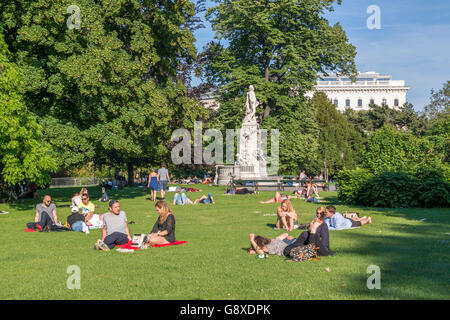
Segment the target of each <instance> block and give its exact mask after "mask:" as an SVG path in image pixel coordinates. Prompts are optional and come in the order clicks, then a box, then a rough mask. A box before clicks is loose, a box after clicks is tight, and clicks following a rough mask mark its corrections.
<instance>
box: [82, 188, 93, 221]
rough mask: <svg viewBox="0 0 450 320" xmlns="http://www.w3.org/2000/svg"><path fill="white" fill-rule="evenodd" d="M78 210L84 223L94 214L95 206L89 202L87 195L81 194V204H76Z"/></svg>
mask: <svg viewBox="0 0 450 320" xmlns="http://www.w3.org/2000/svg"><path fill="white" fill-rule="evenodd" d="M78 209H79V210H80V211H81V214H82V215H84V217H85V221H86V223H87V222H88V221H89V220H90V219H91V218H92V216H93V215H94V212H95V205H94V204H93V203H92V202H91V201H89V195H88V194H87V193H83V194H81V202H80V203H79V204H78Z"/></svg>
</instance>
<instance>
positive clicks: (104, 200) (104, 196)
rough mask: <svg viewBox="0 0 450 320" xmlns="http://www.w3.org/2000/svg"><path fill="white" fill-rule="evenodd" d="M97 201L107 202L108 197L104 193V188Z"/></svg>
mask: <svg viewBox="0 0 450 320" xmlns="http://www.w3.org/2000/svg"><path fill="white" fill-rule="evenodd" d="M98 201H100V202H108V201H109V196H108V194H107V193H106V189H105V187H102V196H101V197H100V199H98Z"/></svg>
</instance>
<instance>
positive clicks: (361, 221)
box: [325, 206, 372, 230]
mask: <svg viewBox="0 0 450 320" xmlns="http://www.w3.org/2000/svg"><path fill="white" fill-rule="evenodd" d="M325 215H326V218H325V222H326V223H327V225H328V230H345V229H351V228H357V227H361V226H362V225H365V224H367V223H372V218H371V217H362V218H354V219H347V218H345V217H344V216H343V215H342V214H340V213H339V212H336V208H335V207H334V206H328V207H326V209H325Z"/></svg>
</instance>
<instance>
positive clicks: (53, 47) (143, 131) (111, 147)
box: [0, 0, 202, 176]
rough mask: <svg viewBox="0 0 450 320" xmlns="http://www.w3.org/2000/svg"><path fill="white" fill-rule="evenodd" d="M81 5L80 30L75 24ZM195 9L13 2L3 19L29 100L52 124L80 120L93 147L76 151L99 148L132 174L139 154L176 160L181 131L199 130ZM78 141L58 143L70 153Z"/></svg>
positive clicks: (87, 1)
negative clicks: (176, 133) (191, 71)
mask: <svg viewBox="0 0 450 320" xmlns="http://www.w3.org/2000/svg"><path fill="white" fill-rule="evenodd" d="M73 4H75V5H77V6H78V7H79V8H80V22H81V24H80V28H79V29H77V28H74V29H69V28H68V26H67V24H66V22H67V20H68V19H71V15H72V14H73V12H69V13H67V9H68V7H69V6H70V5H73ZM194 8H195V5H194V4H193V3H191V2H190V1H188V0H180V1H158V0H126V1H125V0H113V1H109V0H108V1H106V0H102V1H94V0H78V1H76V2H73V1H68V0H58V1H47V0H37V1H21V0H12V1H8V2H7V3H2V4H0V16H1V19H2V20H3V21H4V23H5V27H6V29H7V33H8V38H7V43H8V44H9V47H10V48H11V51H12V52H13V53H14V56H15V59H16V61H17V63H18V64H19V65H20V66H21V67H22V68H23V70H24V74H25V86H24V87H25V99H26V100H25V101H26V103H27V105H28V106H29V108H30V109H31V110H32V111H33V112H34V113H35V114H36V115H38V116H39V117H40V118H41V119H42V121H43V123H45V124H47V125H48V126H50V127H48V128H45V132H48V133H49V136H52V135H55V134H58V133H57V132H58V130H59V131H61V128H63V127H61V126H69V127H72V126H75V127H76V130H79V132H80V134H81V135H80V141H85V143H84V144H85V145H84V146H80V145H79V141H78V142H77V143H75V148H72V149H73V153H80V152H81V153H84V152H85V151H89V150H93V151H95V153H93V154H94V155H95V158H99V159H105V161H107V160H108V159H111V155H112V154H114V155H115V157H114V159H115V160H117V161H121V162H124V163H128V165H129V166H128V167H129V169H131V170H130V175H129V176H132V174H131V173H132V168H133V164H134V163H136V162H137V161H139V160H142V159H146V160H147V161H150V162H156V161H158V162H159V161H160V160H161V159H162V158H167V157H168V155H169V150H168V148H169V146H170V140H169V139H170V133H171V132H172V130H173V129H175V128H178V127H179V126H183V127H185V128H190V127H193V122H194V121H195V119H196V118H197V117H198V116H199V115H201V114H202V109H201V106H200V105H199V104H197V103H195V102H194V101H193V100H191V99H188V98H186V88H185V86H184V85H183V84H182V83H181V81H177V72H179V68H178V67H179V65H180V63H182V62H183V61H186V60H187V61H189V59H192V58H193V57H195V55H196V49H195V46H194V37H193V34H192V32H191V30H190V29H189V27H188V26H187V25H186V24H187V23H188V22H189V21H190V20H189V19H190V18H191V17H192V16H193V15H194V14H195V10H194ZM76 130H75V129H74V130H68V133H69V134H71V138H73V137H75V136H76V135H74V134H75V133H76ZM68 140H71V139H66V141H61V139H57V140H53V139H49V142H50V143H52V141H55V142H57V143H58V145H57V146H56V147H61V146H62V147H64V148H65V150H66V151H67V150H71V149H70V148H66V147H67V146H71V143H70V141H68ZM72 145H73V143H72ZM84 154H85V155H89V154H88V153H84ZM70 158H71V159H73V160H74V161H75V160H77V159H78V160H80V161H86V160H87V159H86V158H84V157H79V158H77V156H76V154H73V155H72V156H71V157H70ZM94 160H95V159H94ZM96 162H97V161H96Z"/></svg>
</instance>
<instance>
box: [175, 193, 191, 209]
mask: <svg viewBox="0 0 450 320" xmlns="http://www.w3.org/2000/svg"><path fill="white" fill-rule="evenodd" d="M173 202H175V204H176V205H178V206H181V205H183V204H189V202H188V199H187V196H186V193H184V192H183V193H182V194H181V195H180V194H179V193H178V192H177V193H175V197H174V198H173Z"/></svg>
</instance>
